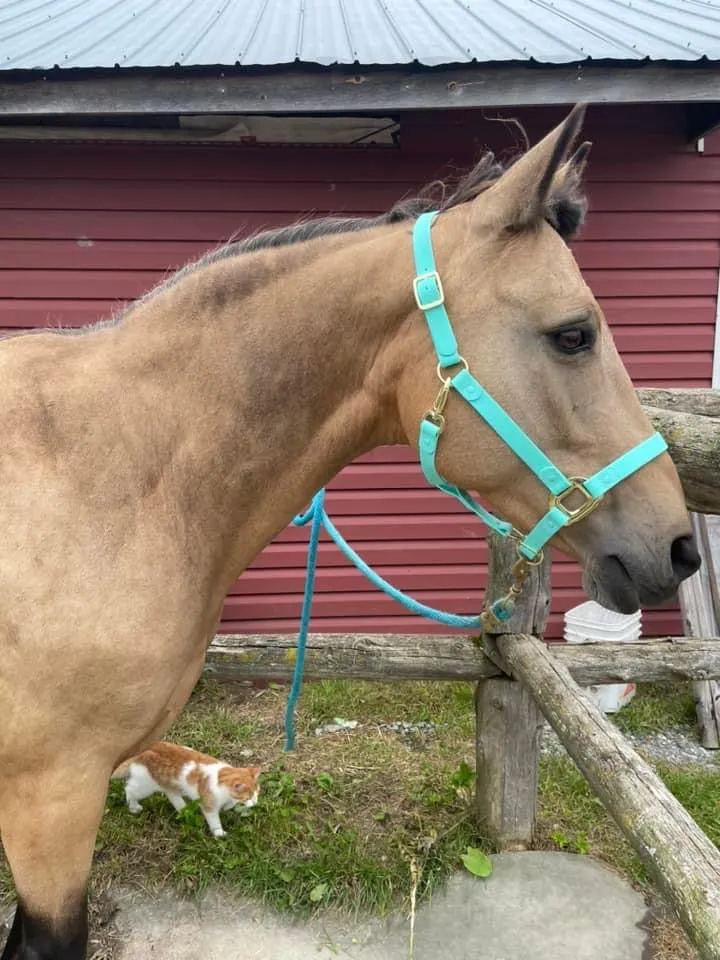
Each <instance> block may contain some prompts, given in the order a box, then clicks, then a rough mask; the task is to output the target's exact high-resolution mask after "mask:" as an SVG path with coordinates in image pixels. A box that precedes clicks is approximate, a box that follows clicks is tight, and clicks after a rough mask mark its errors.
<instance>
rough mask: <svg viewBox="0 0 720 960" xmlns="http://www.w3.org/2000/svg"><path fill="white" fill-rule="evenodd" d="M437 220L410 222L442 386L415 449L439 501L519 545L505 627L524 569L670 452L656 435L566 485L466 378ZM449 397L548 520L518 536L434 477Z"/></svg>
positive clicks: (419, 292)
mask: <svg viewBox="0 0 720 960" xmlns="http://www.w3.org/2000/svg"><path fill="white" fill-rule="evenodd" d="M436 216H437V212H430V213H423V214H422V215H421V216H420V217H418V219H417V220H416V221H415V226H414V228H413V255H414V258H415V273H416V276H415V279H414V280H413V289H414V292H415V300H416V302H417V305H418V307H419V308H420V310H422V311H423V313H424V314H425V319H426V321H427V325H428V329H429V331H430V337H431V338H432V342H433V346H434V347H435V353H436V354H437V359H438V364H437V374H438V377H439V379H440V382H441V384H442V385H441V387H440V390H439V392H438V395H437V397H436V398H435V402H434V403H433V405H432V407H431V408H430V410H428V412H427V414H426V415H425V417H424V418H423V420H422V423H421V424H420V437H419V442H418V448H419V452H420V464H421V466H422V469H423V473H424V474H425V477H426V479H427V480H428V482H429V483H431V484H433V485H434V486H436V487H438V488H439V489H440V490H442V491H443V492H444V493H448V494H450V495H451V496H453V497H456V498H457V499H458V500H459V501H460V502H461V503H462V504H463V506H464V507H466V508H467V509H468V510H470V511H471V512H472V513H474V514H475V515H476V516H477V517H479V518H480V519H481V520H482V521H484V523H486V524H487V526H488V527H490V529H491V530H494V531H495V533H497V534H499V535H500V536H502V537H511V538H512V539H514V540H516V541H517V552H518V557H519V561H520V562H519V564H517V565H516V567H517V568H518V569H517V570H516V571H515V572H516V574H518V575H519V577H516V583H517V581H518V579H519V583H517V588H516V589H515V588H513V589H511V594H512V596H511V595H508V597H506V598H503V601H502V602H501V603H500V605H498V604H494V605H493V607H495V608H496V609H495V610H494V611H493V609H492V608H491V612H493V615H494V616H495V617H496V619H507V618H508V617H509V616H510V614H511V613H512V606H513V604H512V603H510V604H508V603H506V601H508V600H511V599H513V598H514V597H515V596H517V594H518V593H519V589H520V586H521V584H522V580H523V579H524V576H525V575H526V573H527V570H526V568H527V566H528V565H534V564H538V563H540V562H542V559H543V547H544V546H545V545H546V544H547V542H548V541H549V540H550V539H551V538H552V537H553V536H554V535H555V534H556V533H557V532H558V530H561V529H562V528H563V527H567V526H570V525H571V524H573V523H577V522H578V521H580V520H582V519H584V518H585V517H587V515H588V514H589V513H591V511H593V510H594V509H595V508H596V507H597V505H598V504H599V503H600V501H601V500H602V498H603V497H604V496H605V494H606V493H607V492H608V491H609V490H612V488H613V487H615V486H617V484H619V483H621V482H622V481H623V480H625V479H627V477H629V476H631V475H632V474H633V473H636V472H637V471H638V470H640V469H641V468H642V467H644V466H645V465H646V464H648V463H650V461H651V460H654V459H655V458H656V457H658V456H660V454H661V453H664V452H665V451H666V450H667V444H666V443H665V441H664V440H663V438H662V437H661V436H660V434H659V433H654V434H653V435H652V436H650V437H648V438H647V439H646V440H643V441H642V442H641V443H639V444H638V445H637V446H636V447H633V448H632V449H631V450H628V451H627V453H624V454H622V456H620V457H618V458H617V460H613V462H612V463H610V464H608V466H606V467H603V468H602V470H598V472H597V473H595V474H593V476H591V477H566V476H565V474H564V473H563V472H562V470H560V469H559V468H558V467H556V466H555V464H554V463H553V462H552V461H551V460H550V459H548V457H546V456H545V454H544V453H543V452H542V450H540V448H539V447H538V446H537V445H536V444H535V443H534V442H533V441H532V440H531V439H530V437H529V436H528V435H527V434H526V433H525V431H524V430H523V429H522V428H521V427H519V426H518V424H517V423H515V421H514V420H513V419H512V417H511V416H509V414H507V413H506V412H505V411H504V410H503V408H502V407H501V406H500V405H499V404H498V403H496V401H495V400H493V398H492V397H491V396H490V394H489V393H488V392H487V390H485V388H484V387H482V386H481V385H480V383H478V381H477V380H476V379H475V377H474V376H473V375H472V373H470V370H469V368H468V364H467V361H466V360H465V358H464V357H463V356H462V355H461V354H460V353H459V352H458V344H457V340H456V339H455V334H454V333H453V329H452V324H451V323H450V318H449V316H448V313H447V310H446V309H445V295H444V293H443V288H442V284H441V282H440V277H439V275H438V272H437V267H436V265H435V257H434V255H433V248H432V239H431V236H430V230H431V227H432V224H433V221H434V219H435V217H436ZM453 367H460V369H459V370H458V371H457V372H456V373H454V374H450V373H445V372H444V371H449V370H451V369H452V368H453ZM451 390H455V391H457V393H459V394H460V396H461V397H462V398H463V400H464V401H465V402H466V403H468V404H469V405H470V406H471V407H472V408H473V410H474V411H475V412H476V413H477V414H479V416H481V417H482V419H483V420H484V421H485V422H486V423H487V425H488V426H489V427H490V428H491V429H492V430H494V431H495V433H496V434H497V435H498V436H499V437H500V439H501V440H503V441H504V443H505V444H506V445H507V446H508V447H510V449H511V450H512V451H513V453H514V454H515V455H516V456H517V457H519V458H520V460H522V462H523V463H524V464H525V465H526V466H527V467H528V468H529V469H530V470H532V472H533V473H534V474H535V476H536V477H537V478H538V480H539V481H540V483H542V485H543V486H544V487H545V488H546V489H547V491H548V493H549V494H550V502H549V506H548V510H547V513H546V514H545V515H544V516H543V517H542V518H541V519H540V520H539V521H538V522H537V523H536V524H535V526H534V527H533V528H532V530H530V532H529V533H526V534H523V533H522V532H520V531H519V530H516V529H515V528H514V527H513V526H512V524H510V523H507V522H506V521H504V520H500V519H499V518H498V517H496V516H494V515H493V514H492V513H490V512H489V511H488V510H486V509H485V508H484V507H482V506H481V505H480V504H479V503H476V501H475V500H473V498H472V497H471V496H470V494H469V493H468V492H467V491H466V490H462V489H460V488H459V487H456V486H453V484H451V483H448V482H447V480H445V479H444V478H443V477H442V476H441V475H440V473H439V472H438V469H437V466H436V463H435V457H436V455H437V448H438V443H439V441H440V437H441V436H442V432H443V430H444V429H445V415H444V411H445V405H446V404H447V400H448V397H449V395H450V391H451ZM572 494H576V495H579V496H580V497H582V498H583V500H582V503H580V504H579V506H576V507H570V506H568V505H567V503H566V500H567V499H568V498H569V497H570V496H571V495H572ZM514 587H515V584H514Z"/></svg>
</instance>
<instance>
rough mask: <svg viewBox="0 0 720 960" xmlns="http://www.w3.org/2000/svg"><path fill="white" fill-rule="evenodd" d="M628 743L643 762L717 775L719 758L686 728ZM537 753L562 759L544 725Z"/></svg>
mask: <svg viewBox="0 0 720 960" xmlns="http://www.w3.org/2000/svg"><path fill="white" fill-rule="evenodd" d="M624 736H625V738H626V739H627V740H628V742H629V743H630V744H631V745H632V746H633V747H634V748H635V749H636V750H637V751H638V753H640V754H642V756H644V757H645V758H646V759H647V760H651V761H662V762H663V763H670V764H672V765H673V766H678V767H686V766H695V767H704V768H705V769H706V770H717V771H720V754H719V752H718V751H716V750H706V749H705V748H704V747H703V746H702V745H701V744H700V743H699V742H698V739H697V733H696V732H695V730H694V729H693V728H692V727H690V726H686V727H669V728H668V729H667V730H663V732H662V733H625V734H624ZM540 748H541V750H542V751H543V753H548V754H551V755H553V756H563V755H566V751H565V748H564V747H563V745H562V744H561V743H560V740H559V739H558V737H557V734H556V733H555V731H554V730H553V729H552V728H551V727H550V726H549V725H548V724H546V725H545V728H544V729H543V733H542V740H541V747H540Z"/></svg>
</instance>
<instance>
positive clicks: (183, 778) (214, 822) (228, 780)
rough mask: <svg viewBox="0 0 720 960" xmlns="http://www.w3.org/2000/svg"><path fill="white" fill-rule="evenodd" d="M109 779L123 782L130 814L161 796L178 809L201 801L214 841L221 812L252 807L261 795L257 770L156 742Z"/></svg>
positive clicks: (221, 832) (219, 833) (221, 834)
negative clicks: (238, 806)
mask: <svg viewBox="0 0 720 960" xmlns="http://www.w3.org/2000/svg"><path fill="white" fill-rule="evenodd" d="M112 779H113V780H126V781H127V782H126V784H125V799H126V800H127V805H128V807H129V809H130V812H131V813H140V811H141V810H142V807H141V806H140V801H141V800H145V799H146V798H147V797H150V796H152V794H154V793H164V794H165V796H166V797H167V798H168V800H169V801H170V803H171V804H172V805H173V806H174V807H175V809H176V810H182V809H183V807H184V806H185V800H184V798H185V797H187V798H188V799H189V800H199V801H200V808H201V810H202V812H203V815H204V817H205V820H206V821H207V825H208V826H209V827H210V830H211V831H212V834H213V836H215V837H224V836H225V831H224V830H223V826H222V823H221V822H220V812H221V811H222V810H231V809H232V808H233V807H235V806H237V805H238V804H239V803H242V804H244V805H245V806H246V807H254V806H255V804H256V803H257V799H258V795H259V793H260V767H231V766H229V764H227V763H223V761H222V760H216V759H215V757H209V756H207V755H206V754H204V753H198V751H197V750H191V749H190V747H182V746H180V745H179V744H176V743H168V742H167V741H165V740H160V741H158V742H157V743H153V744H152V745H151V746H150V747H148V749H147V750H144V751H143V752H142V753H139V754H138V755H137V756H136V757H131V758H130V759H129V760H126V761H125V763H122V764H121V765H120V766H119V767H118V768H117V770H116V771H115V772H114V773H113V775H112Z"/></svg>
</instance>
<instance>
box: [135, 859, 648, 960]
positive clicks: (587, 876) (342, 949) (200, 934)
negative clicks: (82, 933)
mask: <svg viewBox="0 0 720 960" xmlns="http://www.w3.org/2000/svg"><path fill="white" fill-rule="evenodd" d="M493 859H494V865H495V871H494V873H493V876H492V877H491V878H490V880H487V881H484V880H477V879H476V878H474V877H471V876H470V875H469V874H465V873H459V874H458V875H457V876H456V877H454V878H453V879H452V880H451V881H450V883H449V884H448V886H447V888H446V889H445V890H444V891H443V892H442V893H441V894H438V895H437V896H436V897H435V898H434V899H433V901H432V903H429V904H426V905H425V906H423V908H422V909H421V910H419V911H418V914H417V917H416V922H415V954H414V960H439V958H442V957H452V958H453V960H528V958H529V957H532V960H642V958H643V954H644V950H645V947H646V941H647V932H646V930H645V922H646V916H647V909H646V906H645V902H644V900H643V898H642V897H641V896H640V895H639V894H637V893H636V892H635V891H634V890H633V889H632V888H631V887H630V886H628V885H627V884H626V883H625V882H624V881H623V880H621V879H620V878H619V877H617V876H616V875H615V874H614V873H612V872H610V871H609V870H607V869H605V868H604V867H603V866H602V865H601V864H599V863H598V862H597V861H594V860H591V859H589V858H587V857H579V856H573V855H572V854H563V853H543V852H530V853H514V854H502V855H500V856H497V857H494V858H493ZM117 922H118V926H119V928H120V931H121V934H122V939H123V943H124V945H123V948H122V950H121V951H120V960H130V958H132V960H197V958H198V957H202V958H203V960H337V958H338V957H341V958H343V957H344V958H346V960H347V958H352V960H408V935H409V923H408V920H407V918H405V917H393V918H391V919H390V920H388V921H386V922H382V921H371V922H367V923H357V924H352V923H350V922H349V921H347V920H343V919H341V918H338V917H337V916H334V915H333V916H327V917H325V918H316V919H314V920H313V921H311V922H310V923H307V924H303V925H293V924H289V923H287V922H285V921H284V920H281V919H279V918H278V917H277V916H274V915H272V914H268V913H266V912H264V911H262V910H259V909H258V908H257V907H253V906H252V905H250V904H238V903H237V902H236V901H230V900H229V899H227V898H223V897H218V896H213V897H208V898H206V899H204V900H202V901H201V902H199V903H197V902H185V901H181V900H178V899H175V898H172V897H169V896H165V897H163V898H161V899H156V900H153V901H148V900H144V899H139V898H138V897H137V896H135V895H126V896H123V897H121V899H120V911H119V915H118V918H117Z"/></svg>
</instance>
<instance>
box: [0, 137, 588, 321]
mask: <svg viewBox="0 0 720 960" xmlns="http://www.w3.org/2000/svg"><path fill="white" fill-rule="evenodd" d="M519 156H521V154H520V155H518V156H516V157H515V158H513V159H512V160H510V161H509V162H508V163H507V164H505V165H503V164H502V163H500V162H499V161H498V160H497V159H496V158H495V155H494V153H493V152H492V151H487V152H486V153H484V154H483V155H482V156H481V157H480V159H479V161H478V162H477V163H476V164H475V166H474V167H473V168H472V169H471V170H470V171H468V172H467V173H466V174H464V175H463V176H461V177H460V178H459V179H458V180H457V181H456V182H455V184H452V183H451V182H450V181H443V180H435V181H433V182H431V183H429V184H428V185H427V186H426V187H424V188H423V189H422V190H421V191H420V192H419V193H418V195H417V196H415V197H409V198H405V199H403V200H400V201H399V202H398V203H396V204H395V205H394V206H392V207H391V208H390V210H388V211H386V212H385V213H381V214H380V215H378V216H374V217H332V216H330V217H316V218H312V219H307V220H299V221H297V222H296V223H293V224H290V225H289V226H285V227H277V228H275V229H271V230H264V231H261V232H260V233H257V234H254V235H252V236H250V237H247V238H245V239H243V240H234V241H231V242H229V243H226V244H223V245H222V246H219V247H217V248H216V249H214V250H210V251H209V252H208V253H206V254H204V255H203V256H202V257H200V258H199V259H198V260H194V261H192V262H190V263H188V264H186V265H185V266H184V267H181V268H180V269H179V270H177V271H175V272H174V273H172V274H171V275H170V276H168V277H167V278H166V279H165V280H163V281H161V282H160V283H159V284H158V285H157V286H155V287H153V288H152V289H151V290H149V291H148V292H147V293H146V294H145V295H144V296H143V297H141V298H140V299H138V300H137V301H135V302H134V303H132V304H131V305H130V306H129V307H127V308H125V309H124V310H122V311H120V312H119V313H117V314H115V315H114V316H112V317H109V318H106V319H103V320H99V321H97V322H95V323H92V324H88V325H87V326H83V327H52V328H50V329H48V328H47V327H38V328H36V329H34V330H25V331H23V332H22V333H20V334H10V336H28V335H29V334H33V333H48V332H52V333H57V334H64V335H66V336H73V335H79V334H83V333H88V332H90V331H92V330H99V329H103V328H106V327H113V326H116V325H117V324H118V323H120V322H121V321H122V320H123V319H124V317H126V316H127V315H128V313H130V312H131V311H132V310H133V309H134V308H135V307H136V306H138V305H139V304H141V303H146V302H147V301H148V300H150V299H153V298H154V297H156V296H157V294H158V293H161V292H162V291H164V290H167V289H168V288H170V287H174V286H175V285H176V284H177V283H179V282H180V281H181V280H183V279H185V278H186V277H187V276H189V275H190V274H193V273H195V272H196V271H197V270H200V269H201V268H202V267H206V266H208V265H209V264H212V263H216V262H218V261H221V260H227V259H230V258H234V257H237V256H240V255H242V254H245V253H253V252H255V251H258V250H268V249H270V248H273V247H286V246H290V245H292V244H297V243H304V242H305V241H307V240H314V239H316V238H318V237H327V236H335V235H338V234H343V233H356V232H358V231H361V230H369V229H370V228H371V227H377V226H385V225H388V224H393V223H403V222H410V221H412V220H415V219H416V218H417V217H419V216H420V214H421V213H425V212H427V211H429V210H438V211H439V212H440V213H442V212H443V211H444V210H451V209H452V208H453V207H457V206H460V205H461V204H464V203H470V202H471V201H472V200H475V199H476V197H478V196H480V194H481V193H483V192H484V191H485V190H487V189H488V188H489V187H491V186H492V185H493V184H494V183H496V182H497V181H498V180H499V179H500V177H501V176H502V175H503V174H504V173H505V172H506V170H507V169H508V168H509V167H510V166H511V165H512V163H514V162H515V161H516V160H517V159H519ZM586 207H587V205H586V201H585V198H584V197H583V196H582V194H581V193H580V191H579V188H578V186H577V184H576V183H575V182H574V181H573V180H572V178H561V181H560V183H559V184H557V185H556V187H555V188H554V190H553V191H552V193H551V195H550V196H549V197H548V200H547V203H546V210H545V219H546V220H547V222H548V223H549V224H550V225H551V226H552V227H553V228H554V229H555V230H556V231H557V232H558V233H559V234H560V236H561V237H562V238H563V239H564V240H565V241H566V242H567V241H569V240H571V239H572V238H573V237H574V236H575V234H576V233H577V231H578V230H579V228H580V226H581V225H582V222H583V220H584V217H585V211H586ZM0 339H6V337H2V338H0Z"/></svg>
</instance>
